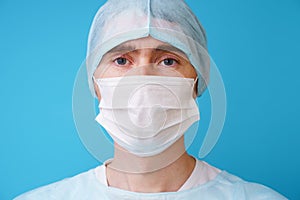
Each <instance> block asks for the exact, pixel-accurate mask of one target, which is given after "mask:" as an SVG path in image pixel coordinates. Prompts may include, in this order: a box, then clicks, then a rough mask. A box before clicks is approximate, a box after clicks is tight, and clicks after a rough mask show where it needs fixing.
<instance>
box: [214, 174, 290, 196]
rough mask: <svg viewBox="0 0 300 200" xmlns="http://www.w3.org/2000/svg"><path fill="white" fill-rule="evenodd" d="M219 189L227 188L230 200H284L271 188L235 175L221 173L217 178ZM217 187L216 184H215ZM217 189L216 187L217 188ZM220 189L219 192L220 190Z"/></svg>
mask: <svg viewBox="0 0 300 200" xmlns="http://www.w3.org/2000/svg"><path fill="white" fill-rule="evenodd" d="M217 180H218V183H219V186H220V188H219V189H221V188H222V189H224V188H227V189H226V191H224V193H226V192H230V193H231V194H230V195H229V196H231V199H249V200H252V199H253V200H254V199H255V200H267V199H272V200H285V199H286V198H285V197H284V196H282V195H281V194H279V193H277V192H276V191H274V190H272V189H271V188H269V187H267V186H264V185H261V184H258V183H253V182H248V181H245V180H243V179H241V178H239V177H237V176H235V175H232V174H230V173H228V172H225V171H222V172H221V173H220V175H219V176H218V177H217ZM217 185H218V184H217ZM217 187H218V186H217ZM222 189H221V190H222Z"/></svg>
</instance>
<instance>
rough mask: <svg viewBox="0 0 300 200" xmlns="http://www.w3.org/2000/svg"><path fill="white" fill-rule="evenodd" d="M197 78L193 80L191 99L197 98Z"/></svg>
mask: <svg viewBox="0 0 300 200" xmlns="http://www.w3.org/2000/svg"><path fill="white" fill-rule="evenodd" d="M198 80H199V78H198V76H197V77H196V78H195V80H194V83H193V98H195V99H196V98H197V96H198Z"/></svg>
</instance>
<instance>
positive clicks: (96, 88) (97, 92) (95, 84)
mask: <svg viewBox="0 0 300 200" xmlns="http://www.w3.org/2000/svg"><path fill="white" fill-rule="evenodd" d="M93 84H94V89H95V93H96V96H97V98H98V101H99V102H100V100H101V93H100V90H99V87H98V85H97V83H95V81H94V80H93Z"/></svg>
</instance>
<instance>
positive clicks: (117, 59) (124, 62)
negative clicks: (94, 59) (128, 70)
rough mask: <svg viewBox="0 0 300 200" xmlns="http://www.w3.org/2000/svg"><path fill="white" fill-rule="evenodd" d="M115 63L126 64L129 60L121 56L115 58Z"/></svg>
mask: <svg viewBox="0 0 300 200" xmlns="http://www.w3.org/2000/svg"><path fill="white" fill-rule="evenodd" d="M114 63H115V64H116V65H118V66H125V65H127V64H129V61H128V60H127V59H126V58H124V57H119V58H116V59H115V60H114Z"/></svg>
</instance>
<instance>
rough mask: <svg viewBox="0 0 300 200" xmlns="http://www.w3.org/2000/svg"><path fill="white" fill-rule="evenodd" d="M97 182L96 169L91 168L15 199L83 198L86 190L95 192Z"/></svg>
mask: <svg viewBox="0 0 300 200" xmlns="http://www.w3.org/2000/svg"><path fill="white" fill-rule="evenodd" d="M97 184H99V183H98V182H97V180H96V178H95V175H94V169H91V170H89V171H87V172H83V173H81V174H78V175H76V176H74V177H70V178H66V179H63V180H61V181H58V182H55V183H52V184H49V185H46V186H42V187H40V188H37V189H34V190H31V191H29V192H26V193H24V194H22V195H20V196H18V197H16V198H15V199H14V200H40V199H47V200H56V199H83V198H81V197H82V195H86V192H90V193H93V192H94V191H97V190H95V188H96V187H97V186H96V185H97ZM83 190H84V192H83ZM84 199H85V198H84Z"/></svg>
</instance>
